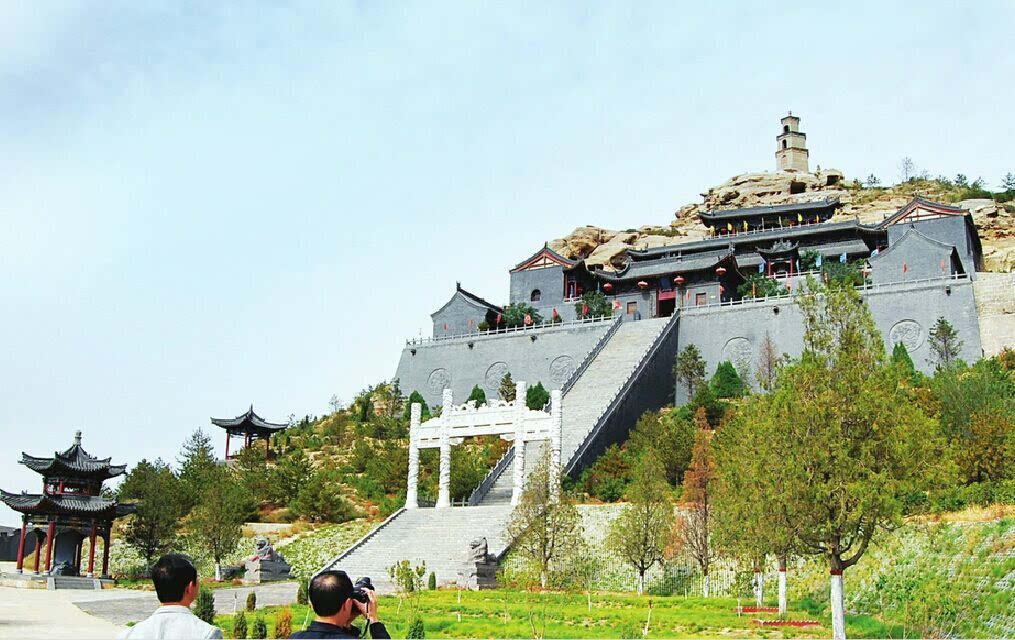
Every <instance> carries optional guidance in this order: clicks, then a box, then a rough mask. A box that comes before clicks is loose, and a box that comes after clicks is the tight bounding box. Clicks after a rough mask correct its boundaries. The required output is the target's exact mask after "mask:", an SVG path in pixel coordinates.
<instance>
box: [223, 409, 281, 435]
mask: <svg viewBox="0 0 1015 640" xmlns="http://www.w3.org/2000/svg"><path fill="white" fill-rule="evenodd" d="M211 423H212V424H213V425H215V426H216V427H222V428H223V429H235V428H238V427H242V426H251V427H254V428H256V429H262V430H266V431H281V430H282V429H285V428H287V427H288V426H289V425H287V424H277V423H275V422H268V421H267V420H265V419H264V418H262V417H261V416H259V415H257V414H256V413H254V405H250V408H249V409H247V411H246V413H242V414H240V415H238V416H236V417H235V418H212V419H211Z"/></svg>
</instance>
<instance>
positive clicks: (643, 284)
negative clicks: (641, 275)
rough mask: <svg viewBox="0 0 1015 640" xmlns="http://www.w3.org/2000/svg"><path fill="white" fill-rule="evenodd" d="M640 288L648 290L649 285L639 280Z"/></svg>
mask: <svg viewBox="0 0 1015 640" xmlns="http://www.w3.org/2000/svg"><path fill="white" fill-rule="evenodd" d="M638 288H640V289H648V283H647V282H645V281H644V280H639V281H638Z"/></svg>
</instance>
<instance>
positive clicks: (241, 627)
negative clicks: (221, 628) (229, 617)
mask: <svg viewBox="0 0 1015 640" xmlns="http://www.w3.org/2000/svg"><path fill="white" fill-rule="evenodd" d="M233 637H234V638H246V637H247V616H245V615H244V614H243V612H242V611H240V612H239V613H237V614H236V617H235V618H233Z"/></svg>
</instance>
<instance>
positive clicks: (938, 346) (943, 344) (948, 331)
mask: <svg viewBox="0 0 1015 640" xmlns="http://www.w3.org/2000/svg"><path fill="white" fill-rule="evenodd" d="M927 342H928V344H929V346H930V350H931V358H930V360H931V364H933V365H934V367H935V368H936V369H938V370H939V371H940V370H941V369H949V368H951V367H952V365H954V364H955V361H956V360H958V357H959V352H960V350H961V349H962V340H959V332H958V331H956V330H955V328H954V327H953V326H952V325H951V323H949V322H948V321H947V320H945V318H944V316H940V317H939V318H938V319H937V322H936V323H934V326H933V327H932V328H931V330H930V339H929V340H928V341H927Z"/></svg>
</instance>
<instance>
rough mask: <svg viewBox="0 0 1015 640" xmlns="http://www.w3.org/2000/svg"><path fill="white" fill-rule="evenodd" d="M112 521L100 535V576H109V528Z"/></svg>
mask: <svg viewBox="0 0 1015 640" xmlns="http://www.w3.org/2000/svg"><path fill="white" fill-rule="evenodd" d="M112 524H113V523H112V522H110V523H109V524H107V525H106V532H105V533H104V534H103V536H102V540H103V544H102V577H103V578H106V577H108V576H109V529H110V527H111V526H112Z"/></svg>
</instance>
